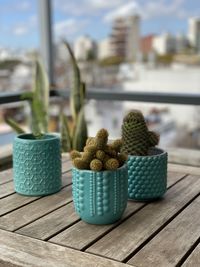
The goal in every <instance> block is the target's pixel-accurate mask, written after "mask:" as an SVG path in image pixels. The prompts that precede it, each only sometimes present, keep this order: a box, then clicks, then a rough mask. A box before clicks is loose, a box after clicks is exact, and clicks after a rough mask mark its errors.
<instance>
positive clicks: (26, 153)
mask: <svg viewBox="0 0 200 267" xmlns="http://www.w3.org/2000/svg"><path fill="white" fill-rule="evenodd" d="M13 171H14V187H15V191H16V192H17V193H19V194H23V195H28V196H43V195H49V194H53V193H55V192H57V191H59V190H60V189H61V184H62V183H61V147H60V139H59V137H58V136H56V135H53V134H46V135H44V137H43V138H42V139H34V138H33V135H32V134H21V135H19V136H17V137H15V139H14V145H13Z"/></svg>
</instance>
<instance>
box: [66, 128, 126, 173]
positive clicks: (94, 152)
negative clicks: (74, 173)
mask: <svg viewBox="0 0 200 267" xmlns="http://www.w3.org/2000/svg"><path fill="white" fill-rule="evenodd" d="M107 142H108V132H107V130H106V129H101V130H99V131H98V132H97V134H96V136H95V137H89V138H88V139H87V141H86V146H85V147H84V149H83V150H84V152H82V153H79V152H78V151H76V150H73V151H72V152H71V153H70V155H71V159H72V162H73V165H74V166H75V167H76V168H78V169H87V170H92V171H103V170H116V169H117V168H119V167H121V166H122V165H123V164H124V163H125V161H126V160H127V155H126V154H122V153H120V152H119V151H120V148H121V146H122V140H121V139H118V140H115V141H114V142H113V143H111V144H107Z"/></svg>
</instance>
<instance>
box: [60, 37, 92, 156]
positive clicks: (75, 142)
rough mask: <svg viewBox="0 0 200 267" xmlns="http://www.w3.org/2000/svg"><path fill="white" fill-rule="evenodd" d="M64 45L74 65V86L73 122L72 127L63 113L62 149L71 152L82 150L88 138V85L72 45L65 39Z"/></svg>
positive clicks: (72, 102)
mask: <svg viewBox="0 0 200 267" xmlns="http://www.w3.org/2000/svg"><path fill="white" fill-rule="evenodd" d="M64 45H65V46H66V48H67V50H68V51H69V55H70V58H71V62H72V67H73V87H72V89H71V91H70V109H71V114H72V119H73V123H72V127H71V129H70V127H69V125H68V120H67V117H66V116H65V115H64V114H61V139H62V149H63V151H64V152H69V151H70V150H72V149H76V150H78V151H82V150H83V147H84V145H85V142H86V140H87V125H86V120H85V116H84V102H85V90H86V88H85V87H86V86H85V83H84V82H83V81H82V80H81V74H80V69H79V67H78V64H77V61H76V58H75V56H74V53H73V51H72V49H71V47H70V45H69V44H68V43H67V42H65V41H64Z"/></svg>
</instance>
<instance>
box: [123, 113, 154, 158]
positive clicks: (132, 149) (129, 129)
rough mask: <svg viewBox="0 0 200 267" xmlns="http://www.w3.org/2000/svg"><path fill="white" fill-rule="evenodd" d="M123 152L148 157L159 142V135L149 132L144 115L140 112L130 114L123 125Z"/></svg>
mask: <svg viewBox="0 0 200 267" xmlns="http://www.w3.org/2000/svg"><path fill="white" fill-rule="evenodd" d="M122 141H123V145H122V148H121V152H124V153H127V154H130V155H139V156H145V155H148V151H149V148H151V147H154V146H155V145H157V144H158V142H159V135H158V134H156V133H155V132H152V131H149V130H148V128H147V125H146V122H145V119H144V116H143V115H142V113H141V112H140V111H138V110H132V111H131V112H129V113H128V114H127V115H126V116H125V117H124V120H123V125H122Z"/></svg>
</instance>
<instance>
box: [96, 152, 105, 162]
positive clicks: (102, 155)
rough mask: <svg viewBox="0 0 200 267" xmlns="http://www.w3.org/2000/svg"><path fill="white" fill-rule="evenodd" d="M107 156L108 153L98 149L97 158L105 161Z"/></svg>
mask: <svg viewBox="0 0 200 267" xmlns="http://www.w3.org/2000/svg"><path fill="white" fill-rule="evenodd" d="M105 156H106V153H105V152H104V151H103V150H97V152H96V158H97V159H99V160H101V161H103V160H104V158H105Z"/></svg>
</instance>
